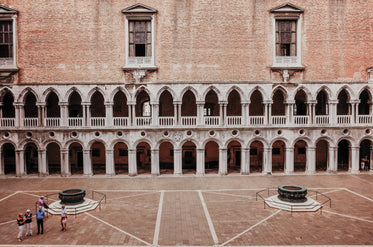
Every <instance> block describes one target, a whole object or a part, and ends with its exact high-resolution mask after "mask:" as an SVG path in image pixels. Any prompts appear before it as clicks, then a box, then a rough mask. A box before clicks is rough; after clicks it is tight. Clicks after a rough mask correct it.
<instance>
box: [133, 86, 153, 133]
mask: <svg viewBox="0 0 373 247" xmlns="http://www.w3.org/2000/svg"><path fill="white" fill-rule="evenodd" d="M135 110H136V113H135V114H136V125H137V126H144V125H150V124H151V116H152V111H151V106H150V97H149V95H148V93H147V92H146V91H144V90H142V91H141V92H140V93H139V94H138V95H137V97H136V106H135Z"/></svg>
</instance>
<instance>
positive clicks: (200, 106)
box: [197, 101, 205, 126]
mask: <svg viewBox="0 0 373 247" xmlns="http://www.w3.org/2000/svg"><path fill="white" fill-rule="evenodd" d="M204 105H205V103H204V102H201V101H199V102H197V125H198V126H204V118H203V117H204V116H203V106H204Z"/></svg>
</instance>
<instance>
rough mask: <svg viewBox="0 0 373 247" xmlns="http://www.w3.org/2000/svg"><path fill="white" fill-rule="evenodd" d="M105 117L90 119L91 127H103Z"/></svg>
mask: <svg viewBox="0 0 373 247" xmlns="http://www.w3.org/2000/svg"><path fill="white" fill-rule="evenodd" d="M105 119H106V118H105V117H91V126H94V127H102V126H105V122H106V121H105Z"/></svg>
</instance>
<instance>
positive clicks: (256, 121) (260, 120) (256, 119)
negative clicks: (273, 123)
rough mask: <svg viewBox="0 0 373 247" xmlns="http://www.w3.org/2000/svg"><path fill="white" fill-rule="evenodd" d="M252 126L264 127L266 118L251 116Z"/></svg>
mask: <svg viewBox="0 0 373 247" xmlns="http://www.w3.org/2000/svg"><path fill="white" fill-rule="evenodd" d="M249 123H250V125H263V124H264V116H249Z"/></svg>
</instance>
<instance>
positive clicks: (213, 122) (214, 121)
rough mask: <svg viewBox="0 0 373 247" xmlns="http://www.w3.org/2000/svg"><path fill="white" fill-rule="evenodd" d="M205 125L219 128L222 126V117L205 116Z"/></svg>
mask: <svg viewBox="0 0 373 247" xmlns="http://www.w3.org/2000/svg"><path fill="white" fill-rule="evenodd" d="M204 118H205V125H210V126H217V125H219V124H220V121H219V120H220V117H219V116H217V117H216V116H205V117H204Z"/></svg>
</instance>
